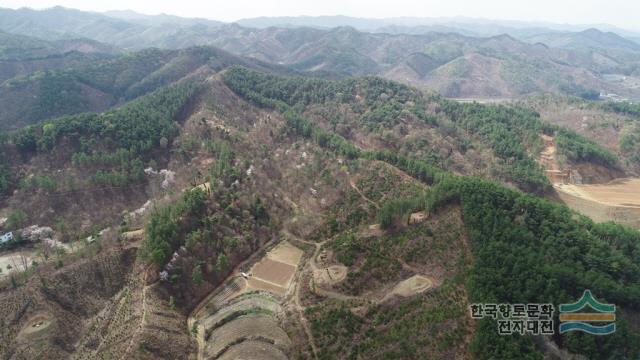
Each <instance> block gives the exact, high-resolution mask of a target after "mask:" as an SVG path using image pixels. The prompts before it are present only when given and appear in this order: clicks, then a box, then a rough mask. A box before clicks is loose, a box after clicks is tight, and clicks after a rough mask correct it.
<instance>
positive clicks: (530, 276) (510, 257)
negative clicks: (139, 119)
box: [225, 69, 640, 359]
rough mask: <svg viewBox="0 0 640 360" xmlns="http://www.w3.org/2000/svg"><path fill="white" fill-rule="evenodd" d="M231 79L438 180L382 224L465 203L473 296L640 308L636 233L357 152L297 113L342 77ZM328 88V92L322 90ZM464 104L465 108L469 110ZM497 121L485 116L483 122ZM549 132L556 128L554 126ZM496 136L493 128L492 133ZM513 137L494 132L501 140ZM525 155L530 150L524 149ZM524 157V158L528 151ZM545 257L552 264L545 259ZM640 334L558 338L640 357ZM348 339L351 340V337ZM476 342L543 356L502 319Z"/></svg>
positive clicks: (301, 122)
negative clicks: (499, 332) (588, 295)
mask: <svg viewBox="0 0 640 360" xmlns="http://www.w3.org/2000/svg"><path fill="white" fill-rule="evenodd" d="M225 78H226V81H227V83H228V84H230V85H231V86H232V87H234V88H236V89H238V91H240V92H241V93H242V94H243V95H244V96H246V97H247V98H248V99H251V100H252V101H256V102H258V103H260V104H261V105H263V106H272V107H275V108H276V109H279V110H280V111H283V112H284V114H285V117H287V118H288V119H289V124H290V125H289V126H291V127H292V129H293V130H294V131H295V132H296V133H297V134H299V135H301V136H305V137H308V138H311V139H313V140H314V141H315V142H316V143H317V144H318V145H320V146H323V147H326V148H327V149H330V150H332V151H336V152H338V153H340V154H343V155H346V156H348V157H351V158H358V157H364V158H367V157H373V158H377V159H380V160H383V161H386V162H388V163H390V164H391V165H394V166H397V167H398V168H400V169H402V170H404V171H406V172H407V173H408V174H411V175H413V176H415V177H416V178H417V179H420V180H422V181H425V182H426V183H427V184H429V185H431V186H433V187H432V188H431V189H430V190H429V191H428V192H427V195H426V197H425V198H424V199H422V200H421V199H420V198H416V197H411V198H407V199H406V200H393V201H392V202H390V203H388V205H386V204H385V207H384V208H383V209H382V210H381V211H382V212H381V216H382V218H381V219H380V222H381V224H393V223H394V222H395V221H394V220H388V219H386V217H391V219H393V218H398V219H402V218H406V217H407V216H408V214H409V213H411V212H415V211H418V210H426V211H428V212H437V211H439V210H438V209H440V208H442V207H444V206H449V205H451V204H459V205H460V206H461V209H462V216H463V219H464V222H465V226H466V228H467V231H468V234H469V238H470V241H471V248H472V250H473V254H474V265H473V266H472V267H471V269H470V274H469V275H470V276H469V277H468V278H467V279H466V281H465V287H466V289H467V291H468V294H469V302H495V303H501V302H511V303H530V302H538V303H541V302H551V303H562V302H569V301H571V299H575V298H577V297H579V296H580V294H581V293H582V290H583V289H584V288H591V289H593V290H594V291H597V292H598V293H599V294H600V296H602V297H603V298H605V299H607V300H608V301H610V302H615V303H616V304H618V306H619V307H620V308H622V309H626V310H629V311H637V309H638V306H640V304H638V302H637V299H638V296H639V294H640V293H639V292H640V278H638V274H639V273H640V269H637V266H636V265H635V263H634V262H635V261H636V260H637V259H636V257H637V253H638V249H639V248H638V246H639V244H640V235H638V234H637V232H636V231H634V230H631V229H627V228H624V227H622V226H619V225H614V224H601V225H596V224H593V223H592V222H591V221H590V220H588V219H586V218H584V217H579V216H577V215H575V214H573V213H572V212H571V211H570V210H569V209H567V208H566V207H564V206H562V205H557V204H553V203H551V202H550V201H548V200H542V199H539V198H537V197H535V196H532V195H525V194H523V193H520V192H517V191H514V190H509V189H507V188H505V187H503V186H501V185H498V184H495V183H491V182H488V181H486V180H481V179H477V178H473V177H456V176H452V175H449V174H446V173H444V172H443V171H442V170H438V169H436V168H433V167H431V166H429V165H427V164H425V163H423V162H421V161H420V160H410V159H403V158H401V157H398V156H383V155H382V154H379V155H377V154H376V153H372V152H363V151H360V150H358V149H354V148H353V147H352V145H350V144H349V142H348V141H347V140H345V139H344V138H342V137H340V136H339V135H336V134H334V133H332V132H331V131H328V130H323V129H320V128H318V127H317V126H315V125H313V124H311V123H310V122H308V121H307V120H305V119H303V118H300V115H296V114H298V113H297V109H303V108H304V106H305V105H308V104H309V103H311V102H313V101H326V100H327V99H330V98H331V97H332V96H333V95H332V94H336V93H342V92H345V93H346V94H349V92H348V91H345V90H347V89H346V88H345V87H344V86H345V85H346V84H344V83H342V84H339V83H331V84H327V86H326V87H323V86H321V83H319V82H314V81H310V82H306V83H305V82H304V81H302V80H301V79H289V80H285V81H283V82H282V83H280V85H278V79H277V78H274V77H269V76H265V75H261V74H258V73H251V72H247V71H246V70H242V69H233V70H230V71H229V72H228V73H226V75H225ZM296 83H299V86H296ZM324 88H326V89H327V91H326V92H325V91H323V90H321V89H324ZM300 89H305V91H301V90H300ZM328 89H331V91H329V90H328ZM338 90H341V91H338ZM396 91H398V89H396ZM399 93H400V92H399ZM303 94H307V96H306V97H305V96H303ZM308 94H313V95H308ZM309 96H311V97H309ZM292 105H293V106H292ZM473 106H474V107H476V108H475V109H474V108H473V107H469V108H467V109H466V111H468V112H467V113H466V114H465V115H466V116H464V115H460V114H458V115H457V116H459V117H460V119H464V121H465V122H469V123H468V124H469V126H473V125H474V123H473V121H474V114H482V112H483V111H489V112H490V111H492V107H486V106H480V105H473ZM451 111H452V110H449V112H450V113H451ZM458 111H461V113H462V114H464V111H465V107H463V108H461V109H460V110H458ZM469 111H473V112H469ZM496 111H497V114H496V115H494V116H493V118H495V119H494V120H493V121H494V122H495V124H493V127H494V129H495V130H494V131H497V132H498V133H499V132H500V131H507V130H506V129H505V130H502V129H504V128H502V127H496V126H498V125H497V124H500V123H502V124H504V122H505V121H506V120H505V119H506V118H508V117H505V116H503V117H502V119H503V121H502V122H500V120H499V119H500V118H501V116H500V111H510V110H509V109H506V108H505V109H503V108H493V112H496ZM521 111H525V110H521ZM525 112H526V111H525ZM529 116H532V115H529ZM491 118H492V117H490V116H487V115H485V119H491ZM533 118H534V119H535V116H533ZM490 124H491V123H490ZM391 125H392V124H391ZM381 126H382V125H381ZM532 126H534V127H535V126H540V124H539V120H537V121H534V122H533V123H532ZM547 130H553V129H552V128H551V127H550V128H548V129H547ZM559 131H564V130H559ZM480 133H481V134H482V131H480ZM490 135H491V133H489V134H487V136H488V138H487V139H489V140H491V136H490ZM512 136H513V135H508V136H500V137H498V136H496V137H495V141H497V140H506V139H508V138H509V137H512ZM561 136H566V141H567V142H570V143H574V142H576V141H577V143H575V145H572V146H574V147H580V146H584V145H581V144H583V143H586V144H588V147H592V148H594V150H593V153H592V152H591V150H585V151H582V152H580V154H584V155H583V156H584V157H585V158H591V159H592V160H595V161H604V162H607V161H613V159H612V158H610V154H608V153H606V152H603V150H602V149H600V148H599V147H597V146H596V145H594V143H592V142H588V141H585V140H582V139H581V138H580V137H579V136H577V135H575V134H572V135H561ZM518 143H519V142H518ZM496 148H497V149H500V150H501V151H505V152H508V151H509V150H510V149H512V150H511V151H515V153H513V154H509V157H510V158H513V159H519V157H518V149H519V147H514V146H513V145H512V147H511V148H510V147H509V146H505V145H504V144H503V145H501V144H500V143H496ZM596 149H597V150H596ZM520 152H521V153H523V151H522V150H520ZM520 156H521V157H520V159H522V158H523V155H520ZM403 201H404V203H403ZM605 249H606V250H605ZM357 251H358V250H356V252H357ZM354 255H355V254H354ZM354 255H351V256H354ZM541 257H542V258H543V259H544V261H541ZM620 311H623V310H620ZM363 321H367V320H366V317H365V318H360V317H358V316H356V319H352V320H348V321H345V322H342V323H341V324H340V325H339V326H341V328H340V330H338V333H339V334H345V336H347V335H346V334H348V333H350V331H351V330H353V328H351V326H356V325H354V322H355V323H359V322H363ZM342 326H345V328H344V329H343V328H342ZM639 336H640V335H639V334H638V333H637V332H635V331H634V330H632V327H630V325H629V324H628V322H627V321H622V322H621V323H620V324H619V331H618V332H617V333H616V334H615V335H614V336H610V337H606V338H602V340H600V339H594V338H593V337H590V336H588V335H576V334H571V335H568V336H564V337H562V338H558V339H556V341H557V342H558V343H559V345H561V346H563V347H564V348H566V349H568V350H569V351H571V352H575V353H582V354H586V355H588V356H590V357H592V358H598V359H600V358H602V359H605V358H615V357H616V356H621V357H633V356H637V354H639V353H640V348H639V347H638V346H637V344H638V337H639ZM596 340H597V341H596ZM339 341H341V342H342V341H345V340H343V339H341V340H339ZM349 341H350V340H348V339H347V340H346V343H349ZM471 349H472V352H473V353H474V354H475V355H476V356H478V357H480V358H532V359H537V358H542V356H541V355H540V354H539V352H538V350H536V348H535V346H534V343H533V342H532V341H531V338H529V337H521V336H516V335H514V336H511V337H499V338H496V336H495V323H491V322H489V321H486V322H482V323H481V324H480V325H479V327H478V329H477V331H476V334H475V340H474V341H473V343H472V348H471ZM360 351H361V350H360V349H359V348H358V347H353V348H351V356H355V355H356V354H358V353H359V352H360Z"/></svg>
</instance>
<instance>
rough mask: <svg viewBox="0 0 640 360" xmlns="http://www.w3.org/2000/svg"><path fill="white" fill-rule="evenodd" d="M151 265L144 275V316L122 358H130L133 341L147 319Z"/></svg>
mask: <svg viewBox="0 0 640 360" xmlns="http://www.w3.org/2000/svg"><path fill="white" fill-rule="evenodd" d="M148 270H149V267H147V268H146V269H144V270H143V271H144V277H143V279H142V317H141V318H140V323H139V324H138V329H137V330H136V331H135V333H134V334H132V335H131V339H130V340H129V344H128V345H127V348H126V349H125V351H124V352H123V354H122V357H121V358H120V359H123V360H124V359H130V357H129V356H127V355H128V354H129V352H130V351H131V348H132V347H133V342H134V341H135V339H136V335H138V334H139V333H140V332H141V331H142V329H143V328H144V324H145V321H146V319H147V288H149V286H151V285H147V275H148V274H149V271H148Z"/></svg>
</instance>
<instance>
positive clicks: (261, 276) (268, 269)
mask: <svg viewBox="0 0 640 360" xmlns="http://www.w3.org/2000/svg"><path fill="white" fill-rule="evenodd" d="M301 257H302V250H300V249H298V248H296V247H295V246H293V245H291V244H289V243H288V242H282V243H280V244H278V246H276V247H275V248H273V249H272V250H271V251H269V252H268V253H267V255H266V256H265V257H264V258H262V259H261V260H260V261H258V262H257V263H256V264H255V265H254V266H253V267H252V268H251V271H250V274H251V277H250V278H249V279H248V281H247V286H248V287H249V288H253V289H259V290H266V291H270V292H274V293H276V294H278V295H284V294H286V292H287V289H289V285H290V284H291V279H292V278H293V275H294V274H295V273H296V269H297V266H298V262H299V261H300V258H301Z"/></svg>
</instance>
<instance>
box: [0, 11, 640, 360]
mask: <svg viewBox="0 0 640 360" xmlns="http://www.w3.org/2000/svg"><path fill="white" fill-rule="evenodd" d="M256 21H257V20H256ZM265 21H267V20H265ZM267 22H268V21H267ZM0 29H1V30H2V31H7V33H4V32H0V108H2V111H0V235H2V236H3V238H1V239H0V304H1V305H0V324H2V326H0V357H1V358H6V359H38V358H54V359H58V358H60V359H115V358H118V359H185V360H187V359H195V358H198V359H204V358H214V359H221V360H224V359H238V358H256V357H257V358H260V359H262V358H269V359H271V358H274V359H327V360H329V359H369V358H371V359H536V360H542V359H554V358H569V359H582V358H586V359H598V360H600V359H602V360H605V359H606V360H614V359H615V360H618V359H636V358H638V357H640V330H639V329H640V322H639V319H640V233H639V232H638V230H637V228H640V227H639V226H640V225H638V224H640V221H638V220H637V216H640V215H639V214H640V203H637V201H636V194H635V193H634V192H633V189H635V188H636V187H637V186H640V185H639V184H640V181H638V180H637V179H627V178H626V177H634V176H636V175H637V174H640V161H639V160H640V107H638V105H637V104H635V103H633V102H628V101H616V102H613V101H611V102H609V101H594V100H592V99H595V98H596V96H595V95H598V96H597V97H599V93H600V90H604V91H618V90H624V91H628V94H631V95H633V91H631V90H629V89H630V88H627V87H626V86H627V85H628V84H629V82H633V79H634V71H635V70H633V69H634V66H636V65H637V64H636V63H637V59H635V58H634V56H635V54H636V51H638V50H637V49H636V46H634V45H633V44H630V43H629V41H628V40H625V39H622V38H618V37H616V36H614V35H612V34H606V33H600V32H596V31H586V32H584V33H580V34H574V33H571V34H569V35H567V34H564V35H562V34H560V33H559V32H554V33H553V34H548V37H545V41H547V42H556V43H558V44H560V45H558V47H550V46H547V45H544V44H541V43H527V42H524V41H521V40H518V39H516V38H514V37H511V36H509V35H499V36H492V37H472V36H468V35H460V34H456V33H431V32H427V33H423V32H420V31H419V30H416V34H415V35H409V34H406V33H397V31H395V30H393V29H390V30H389V33H387V32H385V33H374V32H363V31H358V30H355V29H354V28H350V27H340V28H333V29H321V28H296V27H287V28H279V27H265V28H258V29H254V28H248V27H243V26H240V25H237V24H230V25H229V24H226V25H225V24H220V23H217V22H214V21H208V20H203V19H184V18H179V17H175V16H170V15H157V16H147V15H141V14H136V13H133V12H129V11H118V12H111V13H108V14H100V13H85V12H82V11H75V10H69V9H64V8H53V9H48V10H46V11H35V10H29V9H20V10H5V9H0ZM52 29H55V30H56V31H52ZM392 30H393V31H392ZM396 30H397V29H396ZM398 31H400V30H398ZM18 34H22V35H18ZM78 35H82V36H81V37H79V36H78ZM538 35H539V34H538ZM32 36H33V37H32ZM87 38H88V39H87ZM532 39H537V38H535V37H532ZM98 41H100V42H98ZM532 41H533V40H532ZM583 44H587V45H588V46H589V48H588V49H585V48H584V47H583ZM605 44H608V45H607V46H605ZM154 46H157V47H154ZM213 46H219V47H220V48H217V47H213ZM131 49H135V50H131ZM607 59H610V60H611V61H609V60H607ZM609 72H610V73H615V74H617V75H619V74H627V75H624V76H628V79H627V78H625V80H621V81H611V78H610V77H605V76H604V75H603V74H608V75H611V74H609ZM396 80H399V81H396ZM625 81H626V82H625ZM429 89H431V90H429ZM434 89H435V90H438V92H436V91H433V90H434ZM634 91H635V90H634ZM539 92H545V93H546V94H542V95H537V96H535V97H531V98H526V99H524V100H521V101H504V102H502V101H499V102H494V101H489V102H486V103H483V102H482V101H480V102H478V101H473V100H464V99H457V100H454V99H451V97H464V96H474V97H475V96H479V97H482V98H486V97H489V98H502V97H520V96H525V95H531V94H537V93H539ZM547 92H548V93H547ZM558 93H565V94H568V95H566V96H565V95H562V96H560V95H558ZM596 93H597V94H596ZM613 98H616V97H615V96H613ZM612 180H613V181H612ZM618 186H623V187H624V186H627V187H625V188H624V189H625V191H626V192H625V191H621V192H617V191H619V190H618V189H619V187H618ZM634 186H635V187H634ZM563 189H564V190H563ZM629 189H631V190H629ZM563 191H564V192H563ZM589 191H592V192H591V193H590V192H589ZM598 191H599V194H604V195H603V196H604V197H605V200H601V199H599V198H597V197H596V196H595V195H593V194H595V193H597V192H598ZM569 195H570V196H572V197H571V198H570V199H573V200H574V202H573V203H572V202H570V201H569V200H567V198H568V196H569ZM609 198H615V201H617V202H618V203H614V199H609ZM576 203H577V204H578V205H576ZM565 204H567V205H565ZM594 204H596V205H597V206H596V205H594ZM568 206H570V207H568ZM580 206H582V208H580ZM589 206H592V208H593V209H595V210H593V209H591V208H589ZM585 208H587V210H589V209H591V210H593V211H592V213H587V212H586V211H585V210H584V209H585ZM572 209H576V210H575V211H574V210H572ZM584 214H589V216H591V217H592V218H589V217H587V216H585V215H584ZM593 214H595V215H593ZM603 219H604V220H603ZM608 219H613V220H615V221H616V222H617V223H616V222H612V221H606V220H608ZM621 224H630V226H633V227H635V229H634V228H631V227H626V226H623V225H621ZM5 234H6V235H5ZM9 234H10V235H9ZM586 289H589V290H590V291H591V292H592V293H593V295H594V296H595V297H596V298H597V299H598V301H600V302H602V303H606V304H614V305H615V326H616V331H615V333H613V334H610V335H607V336H592V335H588V334H584V333H579V332H569V333H563V334H560V332H559V323H560V318H559V314H558V306H559V304H563V303H573V302H575V301H577V300H578V299H579V298H580V296H581V295H582V294H583V292H584V291H585V290H586ZM477 303H497V304H500V303H511V304H528V303H540V304H545V303H551V304H553V305H554V306H555V307H556V312H555V314H554V315H553V320H554V325H553V330H554V335H551V336H542V335H531V334H529V331H523V332H522V333H521V334H513V335H508V336H502V335H499V334H498V326H499V325H498V320H500V317H498V318H496V319H489V318H485V319H482V320H479V319H474V318H473V317H472V316H471V315H470V305H471V304H477Z"/></svg>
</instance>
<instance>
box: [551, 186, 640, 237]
mask: <svg viewBox="0 0 640 360" xmlns="http://www.w3.org/2000/svg"><path fill="white" fill-rule="evenodd" d="M554 187H555V189H556V190H557V192H558V195H559V196H560V199H562V201H564V202H565V203H566V204H567V205H568V206H569V207H571V208H573V209H574V210H577V211H579V212H581V213H583V214H585V215H587V216H589V217H590V218H591V219H593V220H594V221H598V222H602V221H610V220H612V221H615V222H618V223H621V224H625V225H629V226H632V227H634V228H636V229H640V179H617V180H614V181H612V182H609V183H606V184H589V185H577V184H556V185H555V186H554Z"/></svg>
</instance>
